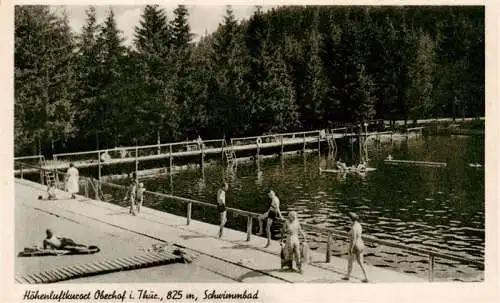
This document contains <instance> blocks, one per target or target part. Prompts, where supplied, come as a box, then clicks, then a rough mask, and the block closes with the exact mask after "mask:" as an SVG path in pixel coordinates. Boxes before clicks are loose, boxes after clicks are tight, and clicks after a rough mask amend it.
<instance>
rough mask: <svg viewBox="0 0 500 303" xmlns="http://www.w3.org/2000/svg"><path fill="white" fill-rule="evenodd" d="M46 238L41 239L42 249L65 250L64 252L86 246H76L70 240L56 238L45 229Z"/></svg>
mask: <svg viewBox="0 0 500 303" xmlns="http://www.w3.org/2000/svg"><path fill="white" fill-rule="evenodd" d="M45 232H46V234H47V237H46V238H45V239H43V249H65V250H79V249H81V248H82V247H87V246H86V245H82V244H77V243H75V241H73V240H71V239H70V238H63V237H57V236H56V235H54V233H53V232H52V231H51V230H50V229H47V230H46V231H45Z"/></svg>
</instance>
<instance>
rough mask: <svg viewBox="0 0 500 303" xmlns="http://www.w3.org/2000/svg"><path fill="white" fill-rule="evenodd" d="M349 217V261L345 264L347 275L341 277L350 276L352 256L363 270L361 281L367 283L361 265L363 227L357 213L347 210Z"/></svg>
mask: <svg viewBox="0 0 500 303" xmlns="http://www.w3.org/2000/svg"><path fill="white" fill-rule="evenodd" d="M349 217H350V218H351V220H352V225H351V231H350V241H349V261H348V265H347V275H346V276H345V277H343V278H342V280H346V281H348V280H349V278H350V277H351V272H352V263H353V262H354V258H356V260H357V261H358V264H359V266H360V267H361V270H362V271H363V275H364V277H365V278H364V279H363V280H361V281H362V282H363V283H368V278H367V276H366V270H365V267H364V265H363V253H364V249H365V245H364V243H363V239H362V238H361V233H362V232H363V228H362V227H361V223H359V217H358V215H357V214H355V213H353V212H349Z"/></svg>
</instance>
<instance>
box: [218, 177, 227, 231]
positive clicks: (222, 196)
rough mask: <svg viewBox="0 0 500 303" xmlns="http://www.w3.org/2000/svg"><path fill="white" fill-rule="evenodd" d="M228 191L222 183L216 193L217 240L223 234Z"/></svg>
mask: <svg viewBox="0 0 500 303" xmlns="http://www.w3.org/2000/svg"><path fill="white" fill-rule="evenodd" d="M228 189H229V185H228V184H227V183H226V182H224V183H222V186H221V188H219V190H218V191H217V210H218V211H219V218H220V227H219V238H222V234H223V232H224V225H226V222H227V211H226V191H227V190H228Z"/></svg>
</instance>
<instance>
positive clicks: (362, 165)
mask: <svg viewBox="0 0 500 303" xmlns="http://www.w3.org/2000/svg"><path fill="white" fill-rule="evenodd" d="M356 169H357V170H358V171H361V172H363V171H365V170H366V161H365V160H363V161H361V163H359V164H358V167H357V168H356Z"/></svg>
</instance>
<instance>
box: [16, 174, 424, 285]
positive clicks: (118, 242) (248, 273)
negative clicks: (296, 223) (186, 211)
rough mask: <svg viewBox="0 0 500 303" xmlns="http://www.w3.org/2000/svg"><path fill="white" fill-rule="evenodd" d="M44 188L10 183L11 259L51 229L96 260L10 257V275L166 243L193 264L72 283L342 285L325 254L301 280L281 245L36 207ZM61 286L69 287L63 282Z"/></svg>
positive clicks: (104, 208)
mask: <svg viewBox="0 0 500 303" xmlns="http://www.w3.org/2000/svg"><path fill="white" fill-rule="evenodd" d="M42 194H45V187H44V186H42V185H40V184H38V183H34V182H31V181H27V180H20V179H16V180H15V203H16V208H15V209H16V211H15V250H16V251H15V253H16V254H17V253H18V252H20V251H22V250H23V249H24V247H30V246H32V245H34V244H38V245H40V244H41V241H42V239H43V238H44V236H45V229H47V228H51V229H53V230H54V232H55V233H56V234H58V235H61V236H66V237H70V238H72V239H74V240H75V241H76V242H80V243H84V244H88V245H97V246H99V247H100V248H101V251H100V252H99V253H96V254H93V255H78V256H49V257H30V258H21V257H16V260H15V274H22V273H28V272H40V271H43V270H47V269H51V268H54V267H55V266H64V265H73V264H85V263H86V262H88V263H90V262H94V261H99V260H104V259H110V258H119V257H127V256H134V255H138V254H140V253H143V252H144V250H146V249H148V248H150V247H151V246H152V245H153V244H154V243H159V242H168V243H174V244H177V245H180V246H182V247H184V248H185V249H186V250H189V251H194V252H197V253H198V254H199V255H198V257H197V258H196V259H195V261H194V262H193V263H192V264H171V265H164V266H159V267H153V268H147V269H139V270H132V271H126V272H120V273H111V274H105V275H102V276H93V277H86V278H81V279H75V280H70V282H75V283H91V282H108V283H117V282H118V283H119V282H161V281H171V282H184V281H186V282H187V281H190V282H246V283H269V282H271V283H276V282H277V283H287V282H288V283H336V282H345V281H342V280H341V277H342V276H343V275H344V274H345V273H346V268H347V261H346V259H342V258H338V257H332V258H331V262H330V263H325V262H324V259H325V256H324V254H319V253H317V252H315V251H312V261H313V263H312V264H311V265H308V266H306V267H305V270H304V273H303V274H299V273H297V272H290V271H282V270H281V269H280V257H279V251H280V246H279V242H278V241H273V242H272V243H271V246H270V247H268V248H264V245H265V244H266V239H264V238H262V237H258V236H253V237H252V239H251V240H250V241H248V242H247V241H246V233H244V232H240V231H236V230H231V229H226V230H225V234H224V237H223V238H222V239H218V238H217V236H216V235H217V232H218V226H215V225H212V224H208V223H204V222H200V221H196V220H191V223H190V225H186V218H185V217H180V216H175V215H172V214H168V213H165V212H161V211H157V210H154V209H150V208H147V207H143V208H142V212H141V214H140V215H138V216H131V215H129V213H128V208H124V207H120V206H118V205H114V204H110V203H106V202H101V201H96V200H91V199H88V198H85V197H82V196H77V199H76V200H71V199H68V198H69V195H68V194H67V193H64V192H61V191H58V196H59V197H61V198H62V199H60V200H55V201H45V200H38V199H37V197H38V196H39V195H42ZM366 269H367V273H368V278H369V279H370V282H371V283H387V282H400V283H403V282H426V281H427V280H426V279H422V278H420V277H417V276H413V275H409V274H404V273H399V272H396V271H391V270H387V269H384V268H378V267H374V266H371V265H368V264H367V265H366ZM361 278H362V275H361V270H360V269H359V267H358V266H357V265H356V264H355V266H354V270H353V276H352V278H351V280H350V281H349V282H350V283H360V281H361ZM65 283H68V281H66V282H65Z"/></svg>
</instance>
